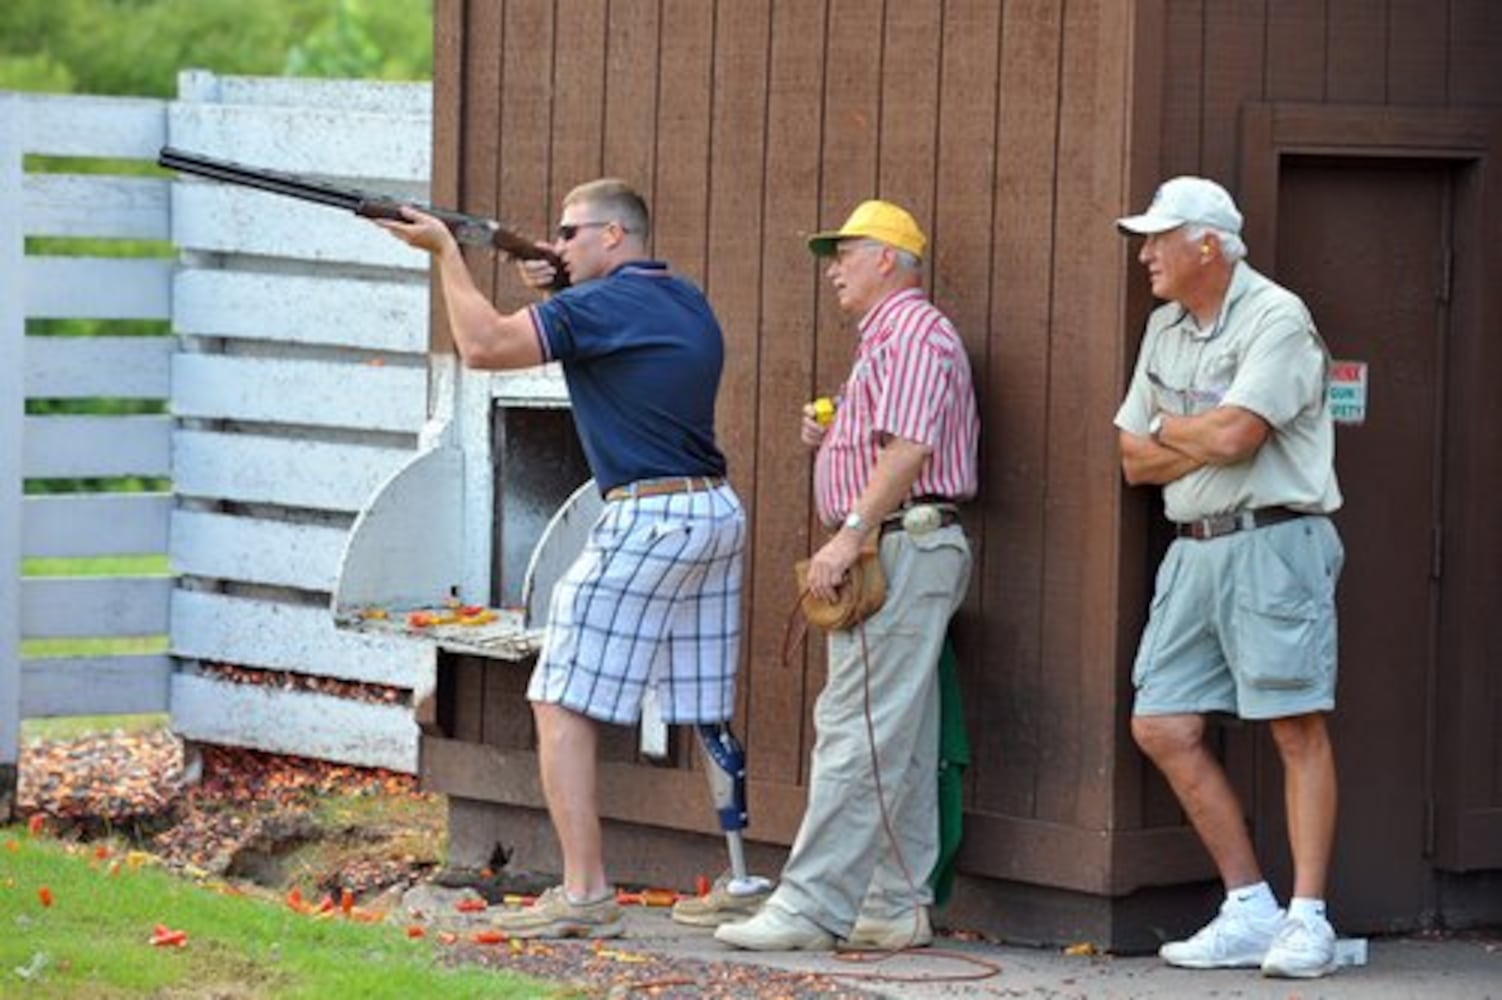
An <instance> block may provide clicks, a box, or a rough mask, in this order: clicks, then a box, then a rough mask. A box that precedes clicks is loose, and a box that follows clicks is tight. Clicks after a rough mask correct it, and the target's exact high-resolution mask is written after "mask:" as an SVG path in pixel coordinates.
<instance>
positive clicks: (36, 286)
mask: <svg viewBox="0 0 1502 1000" xmlns="http://www.w3.org/2000/svg"><path fill="white" fill-rule="evenodd" d="M165 137H166V105H165V103H164V102H161V101H141V100H123V101H119V100H104V99H99V98H72V97H70V98H63V97H51V96H43V95H17V94H7V95H0V191H4V192H5V193H6V198H5V203H6V204H7V205H8V206H14V209H12V210H7V211H6V212H5V213H3V214H4V216H5V219H4V221H3V222H0V232H3V234H4V235H3V242H4V244H5V249H4V250H3V251H0V274H3V277H0V282H4V287H3V289H0V370H3V372H4V374H3V375H0V380H5V381H6V386H5V391H4V393H3V394H0V398H3V399H4V400H5V404H4V405H5V413H4V415H3V416H0V428H3V431H0V435H3V437H4V441H3V446H0V454H3V455H4V464H3V466H0V468H3V472H0V491H3V492H0V525H3V527H0V553H3V554H4V556H5V565H4V567H3V571H0V657H3V659H0V760H4V761H8V762H9V761H14V760H15V759H16V757H15V752H16V746H17V739H18V735H19V721H20V719H23V718H30V717H38V716H52V715H83V714H116V713H134V712H163V711H166V710H167V698H168V677H169V674H170V672H171V669H172V665H171V660H170V659H169V657H168V655H167V653H166V652H165V651H162V652H156V653H150V654H145V655H142V654H139V653H135V652H128V653H124V654H121V653H118V652H115V653H112V652H109V651H105V652H91V653H86V654H71V653H69V654H66V655H61V656H56V655H43V654H38V653H34V652H31V653H28V652H27V651H28V650H35V649H37V648H38V647H43V648H45V645H44V644H45V642H46V641H49V640H51V641H57V642H60V643H61V644H62V645H61V647H60V648H62V649H63V650H64V651H66V650H67V649H68V643H69V641H70V640H98V639H103V640H106V641H107V642H106V644H105V648H106V649H107V647H108V642H110V641H116V640H120V639H134V638H135V637H147V638H148V641H149V637H152V636H157V637H165V636H166V634H167V631H168V607H169V601H170V597H171V591H172V583H171V580H170V579H169V578H167V577H164V576H144V575H134V576H132V575H126V576H112V577H95V576H84V575H75V576H50V577H38V576H24V575H23V574H22V572H21V569H22V566H21V560H22V559H73V558H89V557H99V556H122V555H151V554H157V555H160V554H162V553H164V552H165V551H166V544H167V540H168V519H169V516H170V511H171V500H170V497H168V496H167V495H166V494H161V493H156V494H153V493H122V492H98V493H72V494H56V493H54V494H39V495H25V494H24V485H23V484H24V483H25V482H26V481H27V480H38V479H50V478H61V479H98V478H106V479H107V478H115V477H152V478H166V477H168V476H170V474H171V431H172V425H171V419H170V418H169V417H167V416H166V415H164V414H146V415H128V416H102V415H100V416H96V415H68V414H47V413H37V414H34V415H26V403H27V401H29V400H82V399H91V398H114V399H128V400H154V401H157V402H159V403H161V404H165V402H166V400H167V397H168V394H169V391H170V390H169V380H170V368H171V354H172V347H173V343H172V338H171V337H170V336H167V335H165V332H164V335H162V336H99V337H74V336H53V335H43V333H42V332H41V331H40V330H35V331H34V330H32V329H29V321H35V320H68V319H90V320H156V321H162V322H163V326H164V331H165V321H167V320H168V319H170V314H171V310H170V289H171V274H172V268H173V261H172V259H171V256H170V249H169V248H167V247H166V246H165V245H163V248H162V250H161V256H158V257H154V258H153V257H126V256H119V255H112V254H113V253H117V246H118V245H117V244H113V243H110V242H103V243H101V242H97V241H117V240H132V241H164V240H165V239H166V237H167V232H168V224H167V205H168V184H167V182H166V181H165V180H162V179H158V178H152V177H137V176H112V175H103V174H69V173H56V172H46V171H47V170H50V169H55V168H53V167H50V166H48V167H44V168H43V169H41V170H35V169H28V167H27V161H26V158H27V157H28V156H32V157H96V158H108V159H113V160H145V159H150V158H152V157H154V156H155V153H156V149H157V148H158V147H159V146H160V145H161V143H162V142H163V141H164V139H165ZM58 238H61V239H64V240H77V239H88V240H90V241H91V242H90V243H89V244H87V248H86V249H85V248H82V247H80V249H77V250H71V251H70V250H69V249H68V248H67V245H66V244H64V248H63V249H62V250H55V249H53V250H51V251H50V252H49V251H48V250H42V249H34V251H33V252H31V253H28V252H27V245H26V241H27V240H28V239H40V240H52V241H53V243H52V244H49V245H48V246H49V247H55V246H56V245H57V243H56V240H57V239H58ZM38 640H40V641H42V642H38ZM23 643H24V644H25V645H23ZM81 648H86V649H97V648H101V644H99V643H92V644H91V645H88V646H85V647H81ZM117 648H118V647H117ZM127 648H130V647H127Z"/></svg>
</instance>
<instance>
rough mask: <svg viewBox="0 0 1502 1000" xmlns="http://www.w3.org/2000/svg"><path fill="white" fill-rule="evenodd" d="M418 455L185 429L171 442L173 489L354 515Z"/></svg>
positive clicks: (185, 492) (218, 497)
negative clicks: (408, 460)
mask: <svg viewBox="0 0 1502 1000" xmlns="http://www.w3.org/2000/svg"><path fill="white" fill-rule="evenodd" d="M411 454H412V452H411V450H410V449H402V448H382V447H378V446H376V445H360V444H328V443H323V442H318V441H308V440H301V439H294V438H277V437H260V436H256V435H250V434H214V433H209V432H206V431H179V432H178V433H177V434H175V435H174V436H173V438H172V468H173V470H174V473H173V475H174V478H173V489H174V490H175V491H176V492H177V493H178V494H179V495H180V496H191V497H206V498H215V499H221V500H238V501H241V502H246V503H274V504H280V505H281V506H284V507H311V508H313V509H316V510H337V511H348V512H350V513H353V512H355V511H358V510H359V509H360V508H361V507H363V506H364V505H365V504H366V503H367V502H368V501H369V500H370V496H371V494H372V493H374V492H375V489H376V487H377V486H379V485H380V484H381V483H382V482H383V481H384V480H385V479H386V478H387V477H388V476H390V475H391V474H392V473H393V472H395V471H396V470H397V469H398V468H400V467H401V466H402V464H403V463H405V462H406V461H407V459H408V458H410V457H411Z"/></svg>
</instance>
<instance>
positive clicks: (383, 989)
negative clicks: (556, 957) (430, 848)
mask: <svg viewBox="0 0 1502 1000" xmlns="http://www.w3.org/2000/svg"><path fill="white" fill-rule="evenodd" d="M92 851H93V848H91V847H88V846H85V847H73V848H67V847H65V846H64V845H62V844H60V843H58V842H56V841H53V840H50V839H48V838H46V837H32V836H30V835H29V834H27V833H26V832H25V831H24V830H23V829H21V828H18V827H11V828H7V829H4V830H0V927H3V928H5V931H4V933H3V934H0V994H3V995H6V996H24V997H28V998H32V997H36V998H54V997H82V996H87V997H91V998H102V1000H114V998H123V997H148V996H151V997H155V996H170V997H174V998H179V1000H189V998H194V997H232V998H234V1000H260V998H268V1000H269V998H273V997H274V998H278V1000H280V998H283V997H287V998H299V997H309V998H312V997H317V998H325V997H361V998H365V997H377V998H379V997H426V996H442V997H502V998H506V997H537V996H546V995H560V994H561V993H562V992H563V991H562V990H561V989H560V988H559V987H557V986H554V985H550V984H546V983H541V982H538V981H536V980H531V979H526V978H523V977H521V976H517V975H514V974H510V973H505V972H496V971H486V970H481V969H475V968H462V967H461V968H450V967H445V966H441V965H439V959H440V950H439V949H440V947H441V946H435V945H434V944H432V943H431V942H430V940H429V939H428V938H423V939H420V940H409V939H408V938H407V937H406V936H405V934H404V932H403V929H402V928H401V927H398V926H388V925H384V924H362V923H356V922H351V921H349V920H345V919H343V918H341V917H338V916H336V917H334V918H332V919H315V918H314V917H311V916H308V915H306V914H302V913H298V912H295V911H293V910H292V909H290V908H289V907H286V906H284V905H280V904H277V903H273V902H267V901H263V900H257V899H253V898H250V897H247V896H240V895H231V894H227V893H226V892H223V891H215V890H214V889H213V888H212V887H201V886H198V885H195V884H193V883H190V882H187V881H183V880H181V879H177V878H174V877H172V876H170V875H167V874H165V873H163V872H160V871H156V870H154V869H151V868H150V867H146V866H141V867H132V866H131V865H129V864H121V865H120V866H119V869H118V872H117V873H116V874H114V875H111V874H109V865H110V863H111V862H110V861H109V860H96V859H95V858H94V856H93V853H92ZM44 886H45V887H46V888H47V889H48V890H49V891H50V893H51V896H52V905H51V906H43V905H42V903H41V901H40V899H39V897H38V890H39V889H40V888H42V887H44ZM157 924H164V925H166V926H167V927H169V928H171V929H173V930H184V931H186V932H187V934H188V939H187V944H186V946H185V947H183V948H157V947H153V946H152V945H151V944H150V943H149V940H150V938H151V935H152V930H153V928H154V927H155V926H156V925H157ZM16 969H22V970H39V971H35V972H33V974H32V975H31V976H30V977H29V978H27V977H24V976H21V975H19V974H18V973H17V972H16V971H15V970H16Z"/></svg>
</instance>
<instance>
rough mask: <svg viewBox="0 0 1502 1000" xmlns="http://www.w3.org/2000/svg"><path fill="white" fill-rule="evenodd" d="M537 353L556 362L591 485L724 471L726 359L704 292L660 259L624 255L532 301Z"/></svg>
mask: <svg viewBox="0 0 1502 1000" xmlns="http://www.w3.org/2000/svg"><path fill="white" fill-rule="evenodd" d="M532 319H533V322H534V324H536V326H537V330H538V334H539V340H540V341H541V342H542V349H543V354H544V355H545V357H546V358H547V360H549V361H561V362H562V363H563V375H564V379H565V381H566V382H567V383H568V394H569V399H570V402H571V403H572V405H573V410H574V424H575V426H576V427H578V429H579V439H580V441H581V442H582V443H583V445H584V455H585V458H586V459H588V461H589V468H590V472H591V473H592V474H593V475H594V477H595V485H597V486H598V487H599V488H600V492H601V493H604V492H606V491H607V490H609V489H611V488H612V487H615V486H621V485H624V484H626V483H632V482H635V481H637V480H638V479H654V478H658V477H661V476H723V475H724V474H725V456H724V455H722V454H720V449H719V447H718V446H717V445H716V444H715V439H714V410H715V394H716V392H717V391H718V390H719V386H720V372H721V369H722V368H723V367H724V362H725V343H724V338H723V336H722V335H721V333H720V324H719V322H718V321H717V320H716V319H715V316H714V312H713V311H712V310H711V309H710V308H709V302H708V300H707V299H705V298H704V293H703V292H701V291H699V290H698V289H697V288H695V287H694V286H693V285H692V284H690V283H689V282H687V281H685V280H684V279H682V278H680V277H678V276H677V275H674V274H672V273H671V272H669V271H668V269H667V265H666V264H663V263H662V262H660V261H647V260H643V261H632V262H631V263H628V264H622V265H621V266H620V267H618V268H616V269H615V270H614V271H612V272H610V274H608V275H606V276H605V277H603V278H599V279H596V280H594V281H587V282H584V283H583V284H581V285H574V286H572V287H570V288H566V289H564V290H563V291H562V292H559V293H558V294H557V295H555V296H553V297H552V298H550V299H548V300H547V301H546V302H541V303H539V304H537V305H535V306H533V307H532Z"/></svg>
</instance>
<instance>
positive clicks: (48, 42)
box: [0, 0, 433, 97]
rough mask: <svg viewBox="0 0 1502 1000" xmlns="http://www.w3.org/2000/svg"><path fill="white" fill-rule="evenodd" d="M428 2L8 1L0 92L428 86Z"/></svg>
mask: <svg viewBox="0 0 1502 1000" xmlns="http://www.w3.org/2000/svg"><path fill="white" fill-rule="evenodd" d="M432 23H433V13H432V4H431V2H430V0H4V2H3V3H0V89H8V90H41V91H49V92H54V93H80V94H137V95H142V96H151V97H171V96H173V94H174V93H175V92H176V89H177V72H178V70H179V69H188V68H193V69H207V70H212V71H214V72H216V73H226V74H229V73H243V74H251V75H270V76H322V77H345V78H354V79H382V80H428V79H432V75H433V28H432Z"/></svg>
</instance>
